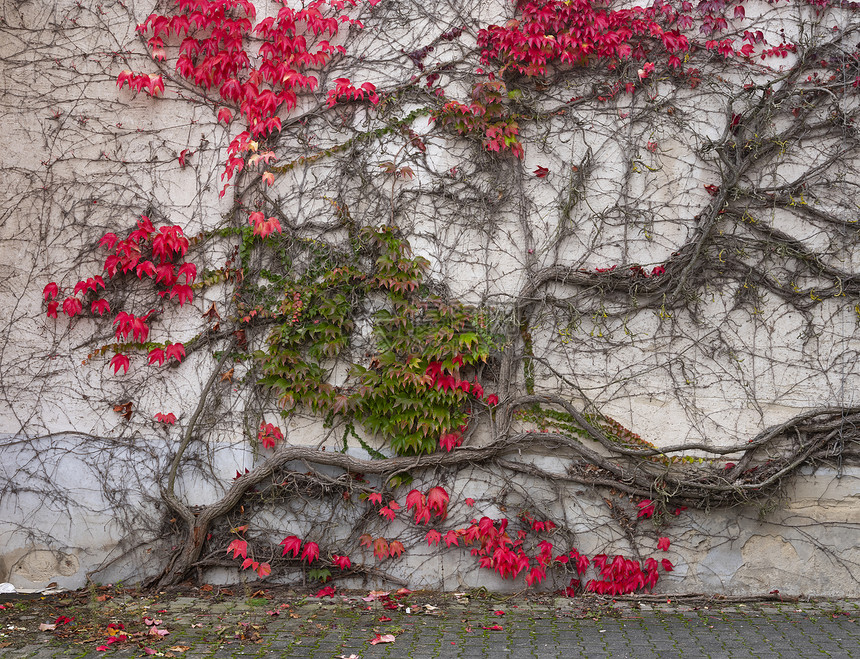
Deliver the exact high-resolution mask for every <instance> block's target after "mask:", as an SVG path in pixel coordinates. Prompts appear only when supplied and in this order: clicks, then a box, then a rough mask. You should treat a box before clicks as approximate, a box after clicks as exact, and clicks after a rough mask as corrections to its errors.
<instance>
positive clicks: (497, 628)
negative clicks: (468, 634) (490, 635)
mask: <svg viewBox="0 0 860 659" xmlns="http://www.w3.org/2000/svg"><path fill="white" fill-rule="evenodd" d="M482 629H486V630H487V631H491V632H501V631H504V630H505V628H504V627H502V626H501V625H492V626H491V627H482Z"/></svg>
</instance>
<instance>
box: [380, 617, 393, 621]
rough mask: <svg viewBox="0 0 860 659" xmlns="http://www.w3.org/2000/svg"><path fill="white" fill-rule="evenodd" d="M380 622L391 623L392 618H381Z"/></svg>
mask: <svg viewBox="0 0 860 659" xmlns="http://www.w3.org/2000/svg"><path fill="white" fill-rule="evenodd" d="M379 622H391V618H389V617H388V616H381V617H380V618H379Z"/></svg>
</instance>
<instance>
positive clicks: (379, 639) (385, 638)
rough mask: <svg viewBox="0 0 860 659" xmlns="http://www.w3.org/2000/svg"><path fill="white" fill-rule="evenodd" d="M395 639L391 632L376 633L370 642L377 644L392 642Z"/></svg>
mask: <svg viewBox="0 0 860 659" xmlns="http://www.w3.org/2000/svg"><path fill="white" fill-rule="evenodd" d="M395 640H397V639H396V637H395V636H394V635H393V634H377V635H376V638H375V639H373V640H372V641H371V642H370V644H371V645H377V644H379V643H394V641H395Z"/></svg>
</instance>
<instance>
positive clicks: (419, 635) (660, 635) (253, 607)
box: [0, 591, 860, 659]
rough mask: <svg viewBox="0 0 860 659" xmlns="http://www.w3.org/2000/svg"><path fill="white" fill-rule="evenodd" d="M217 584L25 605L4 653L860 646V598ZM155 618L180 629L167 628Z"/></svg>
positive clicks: (533, 652)
mask: <svg viewBox="0 0 860 659" xmlns="http://www.w3.org/2000/svg"><path fill="white" fill-rule="evenodd" d="M208 595H209V596H208V598H203V597H202V596H175V595H174V596H167V597H162V598H158V597H152V596H150V597H148V598H147V597H145V596H141V595H128V594H117V595H116V596H111V597H110V599H105V601H103V602H101V601H99V598H98V597H96V596H94V595H93V594H90V597H89V600H88V601H87V600H85V599H83V598H81V597H80V596H79V597H78V599H77V600H69V599H68V598H67V599H65V600H64V599H62V598H60V599H58V600H56V601H54V602H50V601H48V602H42V603H41V604H40V603H34V604H32V606H30V608H29V609H27V608H26V606H29V605H30V603H27V605H24V604H21V605H19V607H18V608H21V611H20V612H19V614H20V615H18V616H17V617H15V618H14V619H13V618H7V619H6V620H3V618H2V616H0V621H3V623H4V624H3V628H2V634H0V641H3V639H6V640H5V642H2V643H0V648H2V649H0V656H2V657H4V659H5V658H8V659H24V658H25V657H26V658H32V659H48V658H49V657H78V658H84V657H85V658H86V659H91V658H95V657H108V658H112V657H143V656H164V657H171V656H172V657H184V658H186V659H202V658H204V657H206V658H212V659H228V658H236V659H239V658H242V657H303V658H326V659H329V658H333V659H336V658H339V657H346V658H350V657H351V658H352V659H372V658H375V657H392V658H398V659H399V658H404V659H405V658H408V659H423V658H430V657H434V658H435V657H444V658H447V657H451V658H454V657H464V658H465V657H490V658H496V657H498V658H507V657H511V658H516V659H521V658H524V657H540V658H541V659H544V658H550V657H565V658H569V657H613V658H614V657H635V658H636V659H649V658H652V657H673V658H674V657H681V656H683V657H684V659H687V658H688V657H711V658H734V657H792V658H794V657H858V658H860V602H857V601H838V602H837V601H789V602H776V601H767V602H746V603H739V602H738V601H731V600H718V599H694V598H680V599H676V600H674V601H669V602H667V601H666V600H664V599H660V598H656V597H653V596H652V597H649V598H647V599H642V600H638V601H637V600H635V599H628V600H624V601H617V602H616V601H613V600H611V599H604V598H575V599H572V600H571V599H566V598H565V599H562V598H558V599H556V598H553V597H545V598H543V599H540V598H534V597H532V598H528V599H526V598H523V597H512V598H509V599H503V598H490V597H488V596H485V595H483V596H482V595H481V594H473V596H472V597H469V596H467V595H463V594H460V595H459V596H456V597H455V596H454V595H450V594H449V595H440V594H438V593H426V594H424V593H420V592H418V593H411V594H408V595H405V596H402V597H397V596H395V594H394V593H392V594H391V595H392V596H393V597H386V596H384V595H383V596H378V595H377V596H376V598H375V599H373V600H371V601H366V600H367V598H368V594H367V593H365V594H364V597H362V596H361V595H357V594H351V595H349V596H342V595H339V594H336V595H335V596H334V597H332V598H322V599H316V598H313V597H303V596H300V595H296V594H295V593H292V592H289V593H285V594H280V595H279V594H278V593H277V592H275V593H272V592H269V591H267V592H266V593H265V597H263V596H260V595H261V593H257V594H255V595H256V596H255V595H251V596H246V597H235V596H233V597H229V596H227V597H225V596H216V595H215V594H211V593H210V594H208ZM64 602H65V604H64ZM430 602H432V604H431V603H430ZM39 606H41V607H42V608H41V609H40V608H39ZM386 607H388V608H386ZM63 610H67V611H68V613H69V614H71V613H74V612H77V613H78V618H77V619H78V620H79V621H82V620H83V621H84V622H77V623H72V624H71V625H69V626H62V625H61V626H60V628H58V630H57V631H41V632H40V631H38V627H39V625H40V624H41V623H43V622H48V623H51V622H53V620H52V619H47V620H46V619H45V618H46V616H47V617H48V618H51V617H53V616H54V615H55V614H56V613H57V612H58V611H63ZM87 611H90V612H91V613H92V614H93V615H92V617H91V618H87V615H86V614H87ZM2 613H4V612H3V611H0V614H2ZM150 616H151V617H150ZM111 620H112V621H115V622H119V621H125V622H124V624H125V626H126V630H125V631H126V632H128V634H129V637H128V638H127V639H125V640H124V641H122V642H115V643H112V644H111V645H110V647H108V648H107V650H105V651H98V650H97V649H96V648H97V647H98V645H99V644H100V643H104V642H105V639H107V638H109V636H108V634H110V633H112V632H111V631H110V629H109V628H107V625H108V624H110V622H109V621H111ZM75 624H77V625H79V627H78V628H77V629H76V630H74V633H73V631H72V629H73V627H74V625H75ZM153 627H154V628H155V629H156V630H159V629H160V630H168V631H169V634H168V635H166V636H164V637H160V636H158V634H157V633H152V631H151V629H152V628H153ZM64 630H67V631H64ZM134 630H137V631H134ZM64 635H65V637H63V636H64ZM16 639H17V640H16ZM373 640H378V641H379V642H377V644H372V641H373ZM4 646H5V647H4Z"/></svg>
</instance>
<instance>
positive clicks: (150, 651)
mask: <svg viewBox="0 0 860 659" xmlns="http://www.w3.org/2000/svg"><path fill="white" fill-rule="evenodd" d="M143 651H144V652H146V654H155V653H156V652H157V650H153V649H152V648H143Z"/></svg>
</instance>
